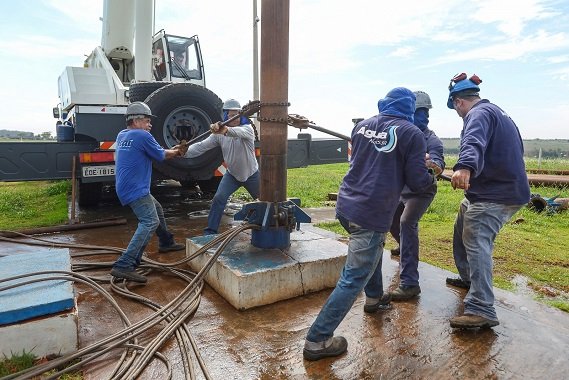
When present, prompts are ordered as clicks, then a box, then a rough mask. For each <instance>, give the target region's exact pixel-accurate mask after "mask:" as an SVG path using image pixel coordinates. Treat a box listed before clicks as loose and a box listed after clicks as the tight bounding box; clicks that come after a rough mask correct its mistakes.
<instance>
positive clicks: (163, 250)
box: [158, 243, 186, 253]
mask: <svg viewBox="0 0 569 380" xmlns="http://www.w3.org/2000/svg"><path fill="white" fill-rule="evenodd" d="M182 249H186V245H185V244H178V243H173V244H172V245H169V246H165V247H158V252H160V253H166V252H174V251H181V250H182Z"/></svg>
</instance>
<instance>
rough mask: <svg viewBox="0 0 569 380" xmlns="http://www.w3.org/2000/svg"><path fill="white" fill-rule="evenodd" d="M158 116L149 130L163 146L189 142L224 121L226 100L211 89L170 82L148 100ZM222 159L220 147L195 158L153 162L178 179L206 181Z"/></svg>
mask: <svg viewBox="0 0 569 380" xmlns="http://www.w3.org/2000/svg"><path fill="white" fill-rule="evenodd" d="M145 102H146V104H148V106H149V107H150V109H151V110H152V113H153V114H154V115H156V119H155V120H154V121H153V123H152V130H151V131H150V133H152V135H153V136H154V138H155V139H156V141H158V143H159V144H160V145H162V146H163V147H164V148H171V147H173V146H174V145H177V144H178V143H179V142H180V141H181V140H186V141H189V140H191V139H193V138H194V137H197V136H199V135H201V134H203V133H204V132H207V131H209V126H210V124H212V123H215V122H217V121H219V120H221V116H222V106H223V102H222V101H221V99H220V98H219V97H218V96H217V95H215V94H214V93H213V92H211V91H210V90H208V89H206V88H203V87H201V86H198V85H195V84H191V83H171V84H168V85H166V86H164V87H162V88H159V89H158V90H156V91H154V92H153V93H152V94H150V95H149V96H148V98H146V99H145ZM222 161H223V155H222V153H221V148H214V149H211V150H209V151H208V152H206V153H204V154H202V155H201V156H198V157H195V158H174V159H171V160H164V161H163V162H154V164H153V166H154V170H155V171H156V172H158V173H159V174H160V175H162V176H164V177H166V178H170V179H174V180H176V181H180V182H181V181H192V180H207V179H210V178H211V177H212V176H213V172H214V170H215V169H216V168H217V167H218V166H219V165H220V164H221V162H222Z"/></svg>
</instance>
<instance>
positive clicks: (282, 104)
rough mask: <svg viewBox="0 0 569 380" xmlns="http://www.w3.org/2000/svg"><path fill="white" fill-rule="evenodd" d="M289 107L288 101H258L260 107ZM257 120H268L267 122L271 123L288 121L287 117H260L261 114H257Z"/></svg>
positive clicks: (285, 122)
mask: <svg viewBox="0 0 569 380" xmlns="http://www.w3.org/2000/svg"><path fill="white" fill-rule="evenodd" d="M266 106H268V107H274V106H277V107H279V106H280V107H290V103H289V102H261V103H259V107H260V108H261V110H262V108H263V107H266ZM257 120H259V121H268V122H272V123H281V124H287V123H288V117H262V116H261V115H258V116H257Z"/></svg>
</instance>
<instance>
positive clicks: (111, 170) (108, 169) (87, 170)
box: [83, 165, 115, 177]
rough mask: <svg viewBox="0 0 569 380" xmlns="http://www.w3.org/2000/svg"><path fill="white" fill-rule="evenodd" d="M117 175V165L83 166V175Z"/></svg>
mask: <svg viewBox="0 0 569 380" xmlns="http://www.w3.org/2000/svg"><path fill="white" fill-rule="evenodd" d="M108 175H115V165H101V166H83V177H104V176H108Z"/></svg>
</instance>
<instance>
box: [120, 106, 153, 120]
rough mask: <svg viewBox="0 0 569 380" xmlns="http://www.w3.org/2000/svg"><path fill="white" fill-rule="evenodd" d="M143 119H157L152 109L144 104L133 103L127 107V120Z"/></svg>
mask: <svg viewBox="0 0 569 380" xmlns="http://www.w3.org/2000/svg"><path fill="white" fill-rule="evenodd" d="M141 117H156V116H154V115H153V114H152V111H150V107H148V105H147V104H146V103H144V102H133V103H131V104H129V105H128V107H126V119H127V120H132V119H138V118H141Z"/></svg>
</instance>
